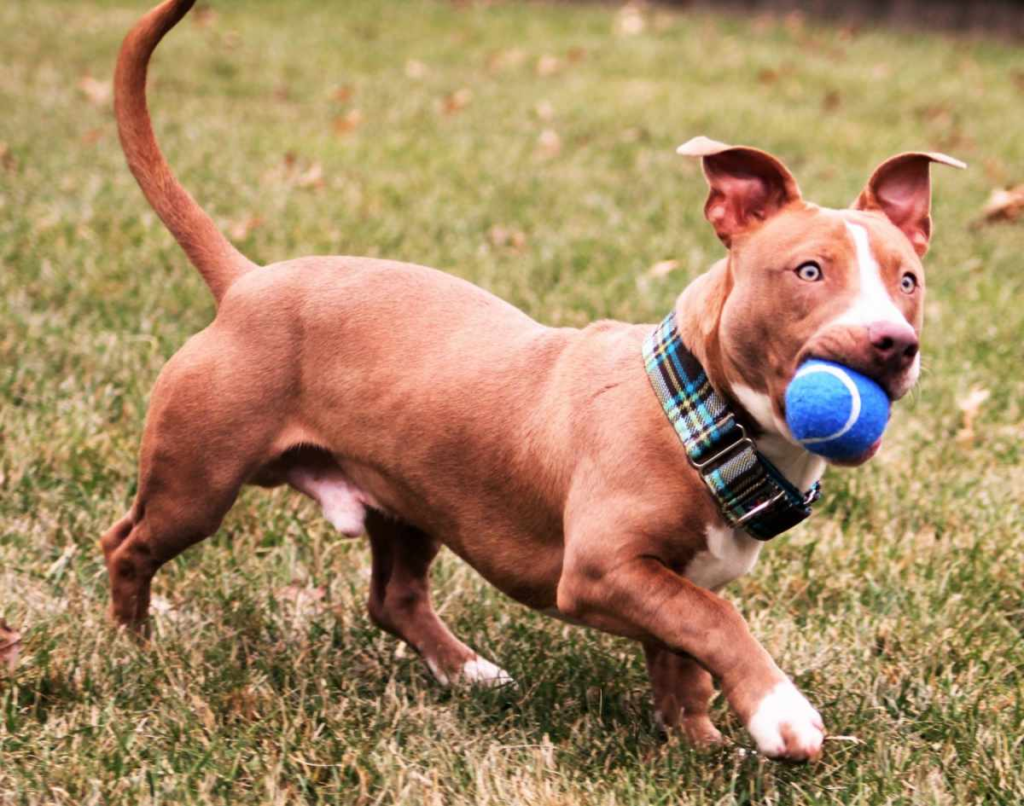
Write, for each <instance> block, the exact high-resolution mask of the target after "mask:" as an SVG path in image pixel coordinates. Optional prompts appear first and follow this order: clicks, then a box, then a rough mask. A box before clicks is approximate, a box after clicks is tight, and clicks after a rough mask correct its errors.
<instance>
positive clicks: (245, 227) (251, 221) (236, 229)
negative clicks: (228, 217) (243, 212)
mask: <svg viewBox="0 0 1024 806" xmlns="http://www.w3.org/2000/svg"><path fill="white" fill-rule="evenodd" d="M261 226H263V218H262V217H261V216H258V215H250V216H248V217H246V218H240V219H238V220H237V221H232V222H231V223H230V224H228V235H229V236H230V237H231V239H232V240H235V241H244V240H245V239H246V238H248V237H249V234H250V233H251V232H252V231H253V230H254V229H257V228H259V227H261Z"/></svg>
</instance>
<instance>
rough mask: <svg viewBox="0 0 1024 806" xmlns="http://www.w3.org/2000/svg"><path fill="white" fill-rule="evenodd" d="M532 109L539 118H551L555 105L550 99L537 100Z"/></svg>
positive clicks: (553, 114)
mask: <svg viewBox="0 0 1024 806" xmlns="http://www.w3.org/2000/svg"><path fill="white" fill-rule="evenodd" d="M534 111H535V112H536V113H537V117H539V118H540V119H541V120H551V119H552V118H553V117H554V116H555V107H554V106H552V105H551V102H550V101H538V102H537V105H536V106H535V107H534Z"/></svg>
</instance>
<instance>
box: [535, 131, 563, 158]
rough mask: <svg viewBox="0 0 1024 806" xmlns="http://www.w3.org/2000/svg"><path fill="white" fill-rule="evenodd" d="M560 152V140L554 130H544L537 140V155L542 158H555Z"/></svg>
mask: <svg viewBox="0 0 1024 806" xmlns="http://www.w3.org/2000/svg"><path fill="white" fill-rule="evenodd" d="M561 151H562V138H561V137H559V136H558V132H556V131H555V130H554V129H545V130H544V131H542V132H541V133H540V136H539V137H538V138H537V153H538V154H540V156H542V157H557V156H558V155H559V154H560V153H561Z"/></svg>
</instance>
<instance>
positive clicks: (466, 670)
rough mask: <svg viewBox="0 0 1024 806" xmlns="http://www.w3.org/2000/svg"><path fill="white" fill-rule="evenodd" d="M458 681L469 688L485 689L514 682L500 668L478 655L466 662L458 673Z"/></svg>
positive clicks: (510, 676)
mask: <svg viewBox="0 0 1024 806" xmlns="http://www.w3.org/2000/svg"><path fill="white" fill-rule="evenodd" d="M459 681H460V682H462V683H467V684H469V685H471V686H484V687H487V688H490V687H496V686H507V685H509V684H510V683H514V682H515V680H513V679H512V675H510V674H509V673H508V672H506V671H505V670H504V669H502V668H501V667H500V666H495V665H494V664H493V663H491V662H490V661H489V660H487V659H486V658H481V657H480V656H479V655H477V656H476V657H475V658H473V659H471V660H468V661H466V663H465V665H464V666H463V667H462V670H461V671H460V672H459Z"/></svg>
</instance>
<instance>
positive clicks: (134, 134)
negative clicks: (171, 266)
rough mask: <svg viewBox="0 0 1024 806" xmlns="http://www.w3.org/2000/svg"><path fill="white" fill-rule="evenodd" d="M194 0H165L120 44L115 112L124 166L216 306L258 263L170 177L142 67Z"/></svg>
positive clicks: (116, 75)
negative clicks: (243, 251)
mask: <svg viewBox="0 0 1024 806" xmlns="http://www.w3.org/2000/svg"><path fill="white" fill-rule="evenodd" d="M194 3H195V0H166V2H164V3H161V4H160V5H159V6H157V7H156V8H154V9H153V10H152V11H150V12H149V13H148V14H146V16H144V17H143V18H142V19H141V20H139V21H138V22H137V23H136V24H135V27H134V28H132V30H131V31H130V32H129V33H128V36H126V37H125V39H124V44H122V45H121V53H120V55H119V56H118V59H117V70H116V72H115V73H114V112H115V114H116V115H117V131H118V134H119V135H120V137H121V148H122V149H123V150H124V154H125V157H126V158H127V160H128V167H129V168H130V169H131V172H132V173H133V174H134V175H135V179H136V180H137V181H138V183H139V186H140V187H141V188H142V192H143V193H144V194H146V198H147V199H148V200H149V203H150V204H151V205H152V207H153V209H154V210H155V211H156V214H157V215H158V216H160V220H161V221H163V222H164V225H165V226H166V227H167V229H168V230H170V232H171V234H172V235H173V236H174V238H175V240H177V241H178V243H179V244H181V248H182V249H184V250H185V254H186V255H188V259H189V260H190V261H191V262H192V265H193V266H195V267H196V268H197V269H199V273H200V274H201V275H203V279H204V280H205V281H206V284H207V285H208V286H209V287H210V290H211V291H212V292H213V296H214V298H215V299H216V300H217V302H220V300H221V298H222V297H223V296H224V294H225V293H226V292H227V290H228V288H229V287H230V285H231V284H232V283H233V282H234V281H235V280H236V279H237V278H238V277H240V276H241V275H242V274H243V273H244V272H246V271H248V270H249V269H253V268H256V264H255V263H253V262H252V261H251V260H249V259H248V258H247V257H245V255H243V254H242V253H241V252H239V251H238V250H237V249H235V247H234V246H232V245H231V243H230V242H229V241H228V239H227V238H225V237H224V235H223V234H222V233H221V232H220V230H218V229H217V226H216V225H215V224H214V223H213V220H212V219H211V218H210V217H209V216H208V215H207V214H206V213H205V212H203V210H202V208H201V207H200V206H199V205H198V204H197V203H196V201H195V199H193V198H192V197H191V196H190V195H189V193H188V191H187V190H185V188H183V187H182V186H181V183H180V182H178V180H177V179H176V178H175V177H174V174H172V173H171V168H170V166H169V165H168V164H167V160H165V159H164V156H163V154H161V153H160V147H159V146H158V145H157V142H156V137H155V136H154V134H153V126H152V124H151V123H150V120H149V110H148V109H147V107H146V68H147V67H148V65H149V58H150V56H152V54H153V51H154V50H155V49H156V46H157V45H158V44H159V43H160V40H161V39H163V37H164V34H166V33H167V32H168V31H169V30H171V28H173V27H174V26H175V25H177V24H178V22H179V21H180V20H181V18H182V17H184V16H185V15H186V14H187V13H188V11H189V9H190V8H192V6H193V4H194Z"/></svg>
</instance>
